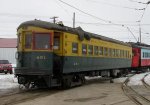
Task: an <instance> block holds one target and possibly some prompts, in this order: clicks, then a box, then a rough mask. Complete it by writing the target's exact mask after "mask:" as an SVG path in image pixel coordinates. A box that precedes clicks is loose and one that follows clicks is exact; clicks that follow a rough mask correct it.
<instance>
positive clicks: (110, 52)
mask: <svg viewBox="0 0 150 105" xmlns="http://www.w3.org/2000/svg"><path fill="white" fill-rule="evenodd" d="M108 55H109V56H112V49H111V48H109V49H108Z"/></svg>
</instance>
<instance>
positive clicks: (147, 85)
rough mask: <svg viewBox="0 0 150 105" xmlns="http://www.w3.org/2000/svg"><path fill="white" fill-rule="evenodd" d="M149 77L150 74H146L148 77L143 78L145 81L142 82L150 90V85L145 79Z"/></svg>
mask: <svg viewBox="0 0 150 105" xmlns="http://www.w3.org/2000/svg"><path fill="white" fill-rule="evenodd" d="M148 75H150V73H149V74H146V75H145V76H144V77H143V79H142V80H141V81H142V83H143V85H144V86H145V87H146V88H147V89H150V85H149V84H147V83H146V82H145V78H146V77H147V76H148Z"/></svg>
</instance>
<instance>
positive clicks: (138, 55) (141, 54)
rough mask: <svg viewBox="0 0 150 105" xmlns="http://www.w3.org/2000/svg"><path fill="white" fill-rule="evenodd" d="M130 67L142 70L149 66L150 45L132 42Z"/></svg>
mask: <svg viewBox="0 0 150 105" xmlns="http://www.w3.org/2000/svg"><path fill="white" fill-rule="evenodd" d="M132 52H133V54H132V55H133V56H132V65H131V67H132V68H136V69H139V70H142V69H143V68H144V69H145V68H146V69H147V68H150V45H146V44H141V43H134V44H133V43H132Z"/></svg>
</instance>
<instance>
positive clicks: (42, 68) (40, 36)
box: [15, 20, 132, 87]
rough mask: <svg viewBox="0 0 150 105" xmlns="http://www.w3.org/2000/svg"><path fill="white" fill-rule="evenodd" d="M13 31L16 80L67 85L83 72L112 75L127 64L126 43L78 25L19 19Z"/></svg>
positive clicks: (76, 81) (129, 55) (128, 50)
mask: <svg viewBox="0 0 150 105" xmlns="http://www.w3.org/2000/svg"><path fill="white" fill-rule="evenodd" d="M17 35H18V45H17V46H18V47H17V49H18V51H17V54H16V58H17V67H16V69H15V74H16V76H17V77H18V82H19V84H24V85H26V84H30V83H32V84H33V85H36V86H43V85H46V86H48V87H51V86H60V85H62V86H64V87H70V86H72V85H73V84H79V83H83V82H84V76H85V75H100V76H114V75H115V73H117V74H120V73H121V72H122V71H124V70H125V69H128V68H130V67H131V61H132V60H131V59H132V48H131V46H130V45H129V44H127V43H124V42H121V41H117V40H114V39H111V38H107V37H104V36H101V35H96V34H93V33H89V32H85V31H83V30H82V29H81V28H80V27H78V28H70V27H66V26H63V25H60V24H53V23H49V22H45V21H40V20H33V21H27V22H24V23H22V24H21V25H20V26H19V27H18V30H17ZM114 71H115V73H114Z"/></svg>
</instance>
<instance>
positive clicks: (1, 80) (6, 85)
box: [0, 72, 150, 89]
mask: <svg viewBox="0 0 150 105" xmlns="http://www.w3.org/2000/svg"><path fill="white" fill-rule="evenodd" d="M146 74H148V76H146V78H145V82H146V83H148V84H150V72H148V73H141V74H136V75H134V76H132V77H131V78H130V81H129V83H128V85H142V82H141V79H142V78H143V77H144V76H145V75H146ZM99 78H101V77H95V78H94V79H99ZM86 79H87V80H90V79H91V78H90V77H86ZM92 79H93V78H92ZM126 79H127V77H123V78H118V79H114V82H115V83H123V82H124V81H125V80H126ZM18 87H19V84H18V83H17V78H16V77H15V76H14V74H4V73H0V89H11V88H18Z"/></svg>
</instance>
